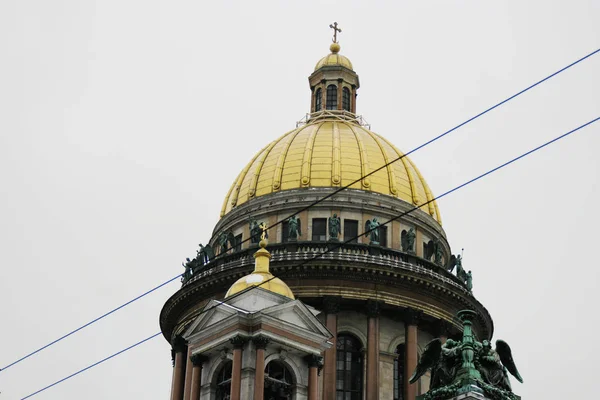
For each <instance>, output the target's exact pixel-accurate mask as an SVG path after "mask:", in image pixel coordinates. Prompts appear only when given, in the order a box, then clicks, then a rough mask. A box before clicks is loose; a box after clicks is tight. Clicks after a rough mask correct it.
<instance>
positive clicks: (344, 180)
mask: <svg viewBox="0 0 600 400" xmlns="http://www.w3.org/2000/svg"><path fill="white" fill-rule="evenodd" d="M401 156H403V153H402V152H400V151H399V150H398V149H396V148H395V147H394V146H393V145H392V144H391V143H390V142H388V141H387V140H386V139H385V138H383V137H381V136H379V135H377V134H376V133H374V132H371V131H368V130H367V129H365V128H364V127H362V126H360V125H358V124H355V123H353V122H351V121H342V120H338V119H335V120H319V121H316V122H313V123H309V124H307V125H304V126H301V127H299V128H297V129H295V130H293V131H291V132H288V133H286V134H285V135H283V136H282V137H280V138H279V139H277V140H275V141H273V142H272V143H271V144H269V145H268V146H267V147H265V148H264V149H263V150H261V151H260V152H259V153H258V154H257V155H256V156H254V158H253V159H252V160H251V161H250V163H249V164H248V165H247V166H246V167H245V168H244V169H243V170H242V172H241V173H240V175H239V176H238V178H237V179H236V181H235V182H234V184H233V185H232V187H231V189H230V190H229V193H228V195H227V198H226V199H225V203H224V205H223V208H222V212H221V216H223V215H225V214H227V213H228V212H229V211H231V210H232V208H233V207H235V206H237V205H240V204H243V203H245V202H247V201H248V200H250V199H252V198H254V197H258V196H264V195H267V194H270V193H274V192H278V191H281V190H289V189H298V188H307V187H339V186H345V185H348V184H350V183H352V182H353V181H356V180H358V179H360V177H361V176H363V175H365V174H367V173H370V172H371V171H373V170H375V169H377V168H379V167H381V166H383V165H385V164H386V163H388V162H390V161H393V160H395V159H397V158H399V157H401ZM351 188H353V189H360V190H365V191H371V192H375V193H380V194H384V195H388V196H393V197H397V198H399V199H401V200H404V201H406V202H408V203H410V204H413V205H423V206H422V207H421V209H422V210H423V211H425V212H426V213H428V214H429V215H431V216H432V217H433V218H434V219H436V220H437V221H438V222H440V223H441V218H440V214H439V210H438V208H437V204H436V203H435V202H431V203H429V204H427V205H425V204H424V203H425V202H426V201H429V200H431V199H433V194H432V193H431V190H430V189H429V186H428V185H427V183H426V182H425V180H424V179H423V177H422V176H421V174H420V172H419V170H418V169H417V168H416V166H415V165H414V164H413V163H412V161H410V159H409V158H408V157H404V158H402V159H401V160H400V161H397V162H395V163H393V164H391V165H389V166H388V167H387V168H383V169H381V170H379V171H377V172H376V173H374V174H373V175H371V176H369V177H367V178H365V179H362V180H361V181H359V182H357V183H355V184H353V185H352V186H351Z"/></svg>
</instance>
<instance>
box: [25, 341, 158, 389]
mask: <svg viewBox="0 0 600 400" xmlns="http://www.w3.org/2000/svg"><path fill="white" fill-rule="evenodd" d="M159 335H160V332H158V333H155V334H154V335H152V336H148V337H147V338H146V339H143V340H140V341H139V342H137V343H135V344H132V345H131V346H129V347H126V348H124V349H123V350H120V351H117V352H116V353H114V354H112V355H110V356H108V357H106V358H103V359H102V360H100V361H96V362H95V363H93V364H91V365H88V366H87V367H85V368H83V369H80V370H79V371H77V372H75V373H72V374H71V375H69V376H66V377H64V378H62V379H60V380H58V381H56V382H54V383H53V384H51V385H48V386H46V387H44V388H42V389H40V390H38V391H37V392H33V393H31V394H30V395H27V396H25V397H23V398H22V399H21V400H25V399H28V398H30V397H33V396H35V395H36V394H39V393H42V392H43V391H44V390H48V389H50V388H51V387H53V386H56V385H58V384H59V383H62V382H64V381H66V380H68V379H71V378H72V377H74V376H77V375H79V374H81V373H82V372H85V371H87V370H88V369H91V368H94V367H95V366H97V365H100V364H102V363H103V362H105V361H108V360H110V359H111V358H114V357H116V356H118V355H119V354H123V353H125V352H126V351H128V350H131V349H133V348H134V347H137V346H139V345H140V344H142V343H146V342H147V341H148V340H150V339H154V338H155V337H157V336H159Z"/></svg>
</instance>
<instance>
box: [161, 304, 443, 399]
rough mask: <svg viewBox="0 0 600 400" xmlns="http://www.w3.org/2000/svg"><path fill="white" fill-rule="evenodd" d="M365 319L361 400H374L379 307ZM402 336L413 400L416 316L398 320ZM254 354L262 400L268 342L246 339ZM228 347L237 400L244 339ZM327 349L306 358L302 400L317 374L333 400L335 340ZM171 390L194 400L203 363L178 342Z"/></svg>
mask: <svg viewBox="0 0 600 400" xmlns="http://www.w3.org/2000/svg"><path fill="white" fill-rule="evenodd" d="M339 304H340V302H339V299H338V298H335V297H327V298H325V299H324V307H323V309H324V313H325V325H326V326H327V329H329V331H330V332H337V324H338V313H339ZM366 314H367V347H366V360H365V361H366V371H367V372H366V379H365V381H366V388H365V389H366V390H365V394H366V397H365V400H378V399H379V381H380V379H379V354H380V348H379V343H380V338H379V319H380V303H378V302H376V301H368V302H367V306H366ZM402 315H403V320H404V330H405V331H404V335H405V351H404V354H405V359H404V360H403V361H404V366H405V367H404V368H405V372H406V373H405V374H404V382H403V383H404V385H403V386H404V397H403V398H404V399H405V400H415V398H416V396H417V388H418V386H417V385H416V384H412V385H411V384H410V383H409V378H410V374H411V373H412V371H414V370H415V368H416V366H417V361H418V322H419V319H420V317H421V313H420V312H419V311H416V310H411V309H408V310H406V311H405V312H404V313H403V314H402ZM448 329H449V325H448V324H447V323H441V324H440V331H439V337H440V339H441V340H442V342H445V341H446V339H447V337H448V333H447V332H448ZM251 340H252V342H253V344H254V347H255V349H256V365H255V374H254V397H253V399H254V400H263V396H264V384H265V349H266V347H267V345H268V343H269V339H268V338H267V337H264V336H258V337H254V338H252V339H251ZM230 342H231V344H232V346H233V357H232V358H233V360H232V361H233V366H232V376H231V400H241V398H240V396H241V381H242V356H243V351H244V347H245V345H246V343H247V342H248V338H246V337H243V336H235V337H234V338H232V339H231V340H230ZM331 342H332V346H331V348H330V349H328V350H325V352H324V354H323V357H320V356H317V355H307V356H306V357H305V361H306V365H307V366H308V369H309V370H308V400H318V399H319V396H318V375H319V370H320V369H321V368H322V369H323V397H322V399H323V400H335V399H336V373H337V363H336V361H337V359H336V357H337V354H336V345H337V343H336V342H337V337H336V336H334V337H333V338H332V339H331ZM173 360H174V361H173V363H174V368H173V384H172V388H171V400H200V386H201V385H202V382H201V376H202V365H203V363H204V362H206V361H207V358H206V357H204V356H202V355H200V354H194V355H192V354H191V350H188V348H187V346H186V343H185V341H184V340H183V339H180V338H178V339H176V340H175V341H174V343H173Z"/></svg>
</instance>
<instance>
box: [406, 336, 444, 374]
mask: <svg viewBox="0 0 600 400" xmlns="http://www.w3.org/2000/svg"><path fill="white" fill-rule="evenodd" d="M441 354H442V341H441V340H440V339H433V340H432V341H431V342H429V343H427V347H425V350H424V351H423V354H421V359H420V360H419V363H418V364H417V368H416V369H415V372H414V373H413V374H412V376H411V377H410V383H415V382H416V381H417V380H418V379H419V378H420V377H421V376H423V374H424V373H425V372H427V370H428V369H431V368H433V367H434V366H435V365H436V364H437V363H438V361H439V360H440V355H441Z"/></svg>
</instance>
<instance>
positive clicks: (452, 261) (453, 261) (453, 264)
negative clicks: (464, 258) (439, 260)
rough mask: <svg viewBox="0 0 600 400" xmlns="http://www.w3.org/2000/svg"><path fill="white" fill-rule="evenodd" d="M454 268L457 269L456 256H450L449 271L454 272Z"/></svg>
mask: <svg viewBox="0 0 600 400" xmlns="http://www.w3.org/2000/svg"><path fill="white" fill-rule="evenodd" d="M454 267H456V256H455V255H454V254H452V255H451V256H450V261H449V262H448V271H450V272H452V271H453V270H454Z"/></svg>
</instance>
